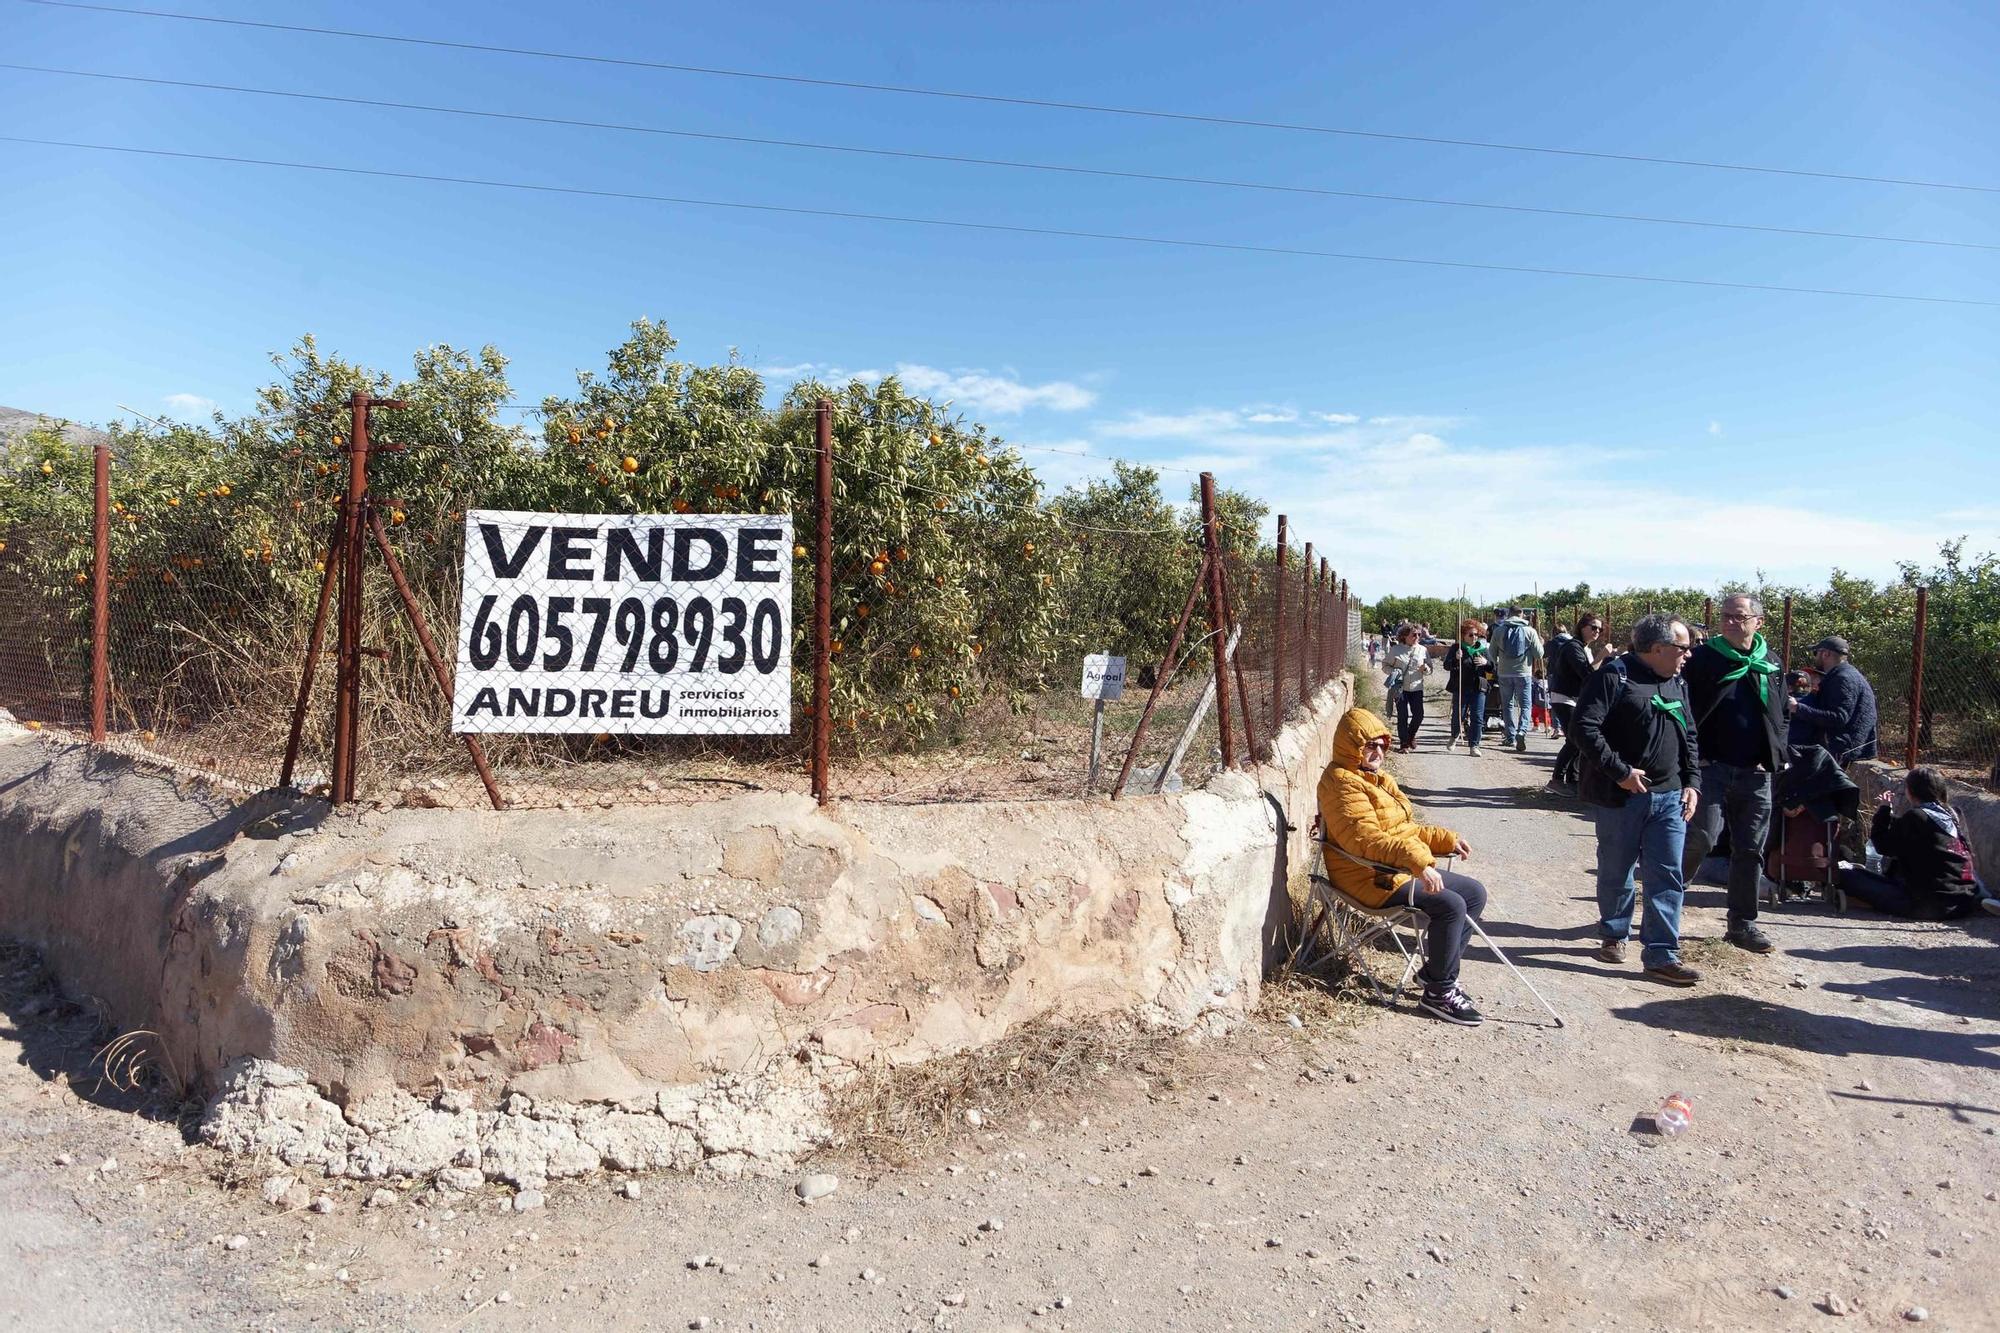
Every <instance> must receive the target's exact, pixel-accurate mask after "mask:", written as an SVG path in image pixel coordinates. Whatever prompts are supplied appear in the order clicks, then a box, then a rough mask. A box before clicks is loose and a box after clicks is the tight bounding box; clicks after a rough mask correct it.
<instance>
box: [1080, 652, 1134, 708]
mask: <svg viewBox="0 0 2000 1333" xmlns="http://www.w3.org/2000/svg"><path fill="white" fill-rule="evenodd" d="M1124 693H1125V659H1124V658H1122V657H1113V656H1111V655H1110V654H1109V653H1091V654H1089V655H1087V656H1086V657H1085V658H1084V659H1083V697H1084V698H1086V699H1104V700H1107V701H1108V700H1111V699H1116V698H1118V697H1119V696H1121V695H1123V694H1124Z"/></svg>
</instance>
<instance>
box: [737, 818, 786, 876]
mask: <svg viewBox="0 0 2000 1333" xmlns="http://www.w3.org/2000/svg"><path fill="white" fill-rule="evenodd" d="M784 859H785V852H784V847H783V845H782V844H781V843H780V842H779V840H778V830H777V829H775V828H771V827H768V826H764V827H758V828H745V829H738V830H736V832H734V833H731V834H730V835H729V836H727V837H726V838H724V839H723V840H722V873H723V874H725V875H728V876H729V877H730V878H731V879H747V880H751V881H753V882H755V883H758V884H763V885H775V884H777V883H778V877H779V874H780V873H781V871H782V869H783V866H784Z"/></svg>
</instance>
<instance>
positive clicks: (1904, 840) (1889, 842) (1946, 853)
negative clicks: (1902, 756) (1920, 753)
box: [1840, 767, 2000, 921]
mask: <svg viewBox="0 0 2000 1333" xmlns="http://www.w3.org/2000/svg"><path fill="white" fill-rule="evenodd" d="M1895 800H1896V793H1895V792H1894V791H1893V790H1890V791H1885V792H1883V793H1882V794H1881V795H1880V796H1878V797H1877V798H1876V805H1875V822H1874V824H1873V826H1872V827H1871V828H1870V830H1869V834H1868V838H1869V841H1871V842H1873V843H1874V844H1875V850H1876V851H1878V852H1880V853H1881V854H1882V856H1883V858H1884V866H1885V870H1886V871H1887V873H1882V874H1878V873H1877V872H1875V871H1873V870H1870V869H1868V868H1867V867H1866V866H1857V865H1852V864H1850V863H1849V862H1846V861H1843V862H1841V863H1840V889H1841V892H1843V893H1845V894H1846V895H1847V896H1848V897H1850V898H1858V899H1860V900H1861V901H1862V902H1864V903H1866V904H1867V905H1868V906H1870V907H1872V908H1874V909H1875V910H1876V911H1878V912H1881V913H1884V914H1885V915H1888V916H1905V917H1914V918H1916V919H1918V920H1922V921H1952V920H1956V919H1957V918H1959V917H1962V916H1965V915H1967V914H1969V913H1971V912H1973V911H1974V910H1976V909H1979V908H1982V907H1983V908H1984V909H1985V910H1986V911H1988V912H1992V913H1994V914H1995V915H1997V916H2000V901H1995V900H1994V899H1992V898H1990V897H1987V896H1986V895H1985V894H1984V893H1983V892H1982V891H1981V886H1980V883H1979V880H1978V877H1977V876H1975V875H1974V874H1973V867H1972V852H1971V849H1970V848H1969V847H1967V846H1966V842H1965V834H1964V831H1963V830H1962V829H1961V828H1960V827H1959V823H1958V815H1957V813H1956V812H1955V811H1953V810H1952V808H1951V794H1950V789H1949V788H1948V787H1947V786H1946V784H1945V779H1944V775H1943V774H1942V773H1940V772H1938V771H1937V770H1936V769H1935V768H1929V767H1918V768H1913V769H1911V770H1910V774H1909V776H1908V777H1906V778H1905V779H1903V812H1902V813H1901V814H1897V813H1896V812H1895V808H1894V807H1895Z"/></svg>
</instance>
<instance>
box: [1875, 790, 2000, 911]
mask: <svg viewBox="0 0 2000 1333" xmlns="http://www.w3.org/2000/svg"><path fill="white" fill-rule="evenodd" d="M1847 776H1849V777H1850V778H1853V779H1854V781H1855V783H1856V784H1857V785H1859V786H1860V788H1861V822H1862V826H1863V828H1864V830H1865V829H1866V827H1867V824H1868V821H1870V820H1872V819H1874V817H1875V798H1876V796H1878V795H1879V794H1880V793H1882V792H1885V791H1894V792H1901V791H1902V790H1903V770H1902V769H1900V768H1896V767H1892V766H1891V765H1888V764H1884V763H1881V762H1878V761H1876V760H1870V761H1868V762H1866V763H1861V764H1854V765H1852V766H1850V767H1849V768H1848V770H1847ZM1951 808H1952V809H1953V810H1955V811H1957V812H1958V822H1959V827H1960V828H1962V829H1964V830H1965V840H1966V841H1967V842H1968V843H1970V844H1971V846H1972V856H1973V860H1974V861H1976V862H1977V863H1978V867H1979V877H1980V878H1981V879H1983V880H1985V881H1986V883H1988V884H1993V883H1994V882H1995V881H1996V879H2000V795H1995V794H1994V793H1992V792H1989V791H1981V790H1980V789H1979V788H1977V787H1971V786H1967V785H1966V784H1965V783H1962V782H1954V783H1952V784H1951Z"/></svg>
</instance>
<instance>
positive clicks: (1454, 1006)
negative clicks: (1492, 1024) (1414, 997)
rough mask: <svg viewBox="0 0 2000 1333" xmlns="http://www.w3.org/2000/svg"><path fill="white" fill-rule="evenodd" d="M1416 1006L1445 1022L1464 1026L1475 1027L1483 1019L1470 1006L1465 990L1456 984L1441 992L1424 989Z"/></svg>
mask: <svg viewBox="0 0 2000 1333" xmlns="http://www.w3.org/2000/svg"><path fill="white" fill-rule="evenodd" d="M1417 1008H1419V1009H1421V1010H1423V1011H1424V1012H1425V1013H1427V1014H1429V1015H1430V1016H1431V1017H1432V1018H1442V1019H1443V1020H1444V1021H1445V1022H1447V1023H1456V1024H1458V1025H1459V1026H1460V1027H1465V1028H1476V1027H1478V1026H1479V1025H1480V1023H1482V1022H1484V1021H1485V1020H1484V1019H1483V1018H1481V1017H1480V1014H1479V1011H1478V1010H1477V1009H1474V1008H1473V1007H1472V1001H1471V1000H1469V999H1467V998H1466V995H1465V992H1464V991H1462V990H1460V989H1459V988H1458V987H1456V986H1453V987H1452V988H1451V989H1450V990H1448V991H1445V992H1444V993H1443V994H1433V993H1432V992H1430V991H1425V992H1424V996H1423V998H1422V999H1420V1000H1418V1001H1417Z"/></svg>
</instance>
